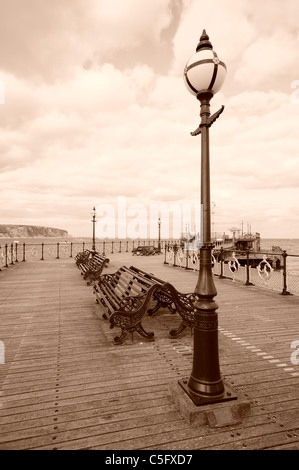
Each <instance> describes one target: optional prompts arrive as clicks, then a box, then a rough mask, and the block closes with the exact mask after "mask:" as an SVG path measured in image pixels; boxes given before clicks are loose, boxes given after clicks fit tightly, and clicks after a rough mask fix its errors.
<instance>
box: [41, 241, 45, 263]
mask: <svg viewBox="0 0 299 470" xmlns="http://www.w3.org/2000/svg"><path fill="white" fill-rule="evenodd" d="M40 260H41V261H44V244H43V243H42V257H41V259H40Z"/></svg>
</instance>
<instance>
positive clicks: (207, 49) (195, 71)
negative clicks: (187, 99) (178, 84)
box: [184, 30, 226, 96]
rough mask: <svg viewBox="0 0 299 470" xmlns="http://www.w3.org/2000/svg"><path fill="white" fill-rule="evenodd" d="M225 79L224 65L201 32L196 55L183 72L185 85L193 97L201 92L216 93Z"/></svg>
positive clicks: (207, 38)
mask: <svg viewBox="0 0 299 470" xmlns="http://www.w3.org/2000/svg"><path fill="white" fill-rule="evenodd" d="M225 77H226V65H225V63H224V62H222V61H221V60H220V59H219V58H218V56H217V54H216V52H215V51H214V50H213V46H212V44H211V43H210V41H209V36H208V35H207V33H206V31H205V30H203V33H202V36H201V38H200V42H199V44H198V45H197V48H196V53H195V54H194V55H193V56H192V57H191V58H190V59H189V61H188V62H187V64H186V66H185V70H184V80H185V84H186V86H187V88H188V90H189V91H190V93H192V94H193V95H195V96H196V95H197V94H198V93H200V92H203V91H210V92H212V93H213V94H215V93H217V91H219V90H220V88H221V87H222V85H223V82H224V80H225Z"/></svg>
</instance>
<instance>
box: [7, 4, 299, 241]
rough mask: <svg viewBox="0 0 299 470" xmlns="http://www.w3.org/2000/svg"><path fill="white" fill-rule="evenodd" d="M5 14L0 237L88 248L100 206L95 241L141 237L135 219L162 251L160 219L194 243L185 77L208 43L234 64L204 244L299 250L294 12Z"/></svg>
mask: <svg viewBox="0 0 299 470" xmlns="http://www.w3.org/2000/svg"><path fill="white" fill-rule="evenodd" d="M0 8H1V16H0V58H1V59H0V103H1V104H0V195H1V210H0V224H29V225H44V226H49V227H55V228H61V229H65V230H67V231H68V232H69V234H70V235H72V236H92V222H91V219H92V217H91V211H92V208H93V207H96V209H97V214H98V215H97V223H96V227H97V232H96V233H97V236H99V237H101V236H102V235H103V236H104V234H105V230H106V231H107V230H108V228H109V230H112V228H113V227H114V236H115V237H118V236H120V237H126V236H131V237H132V238H133V237H134V233H135V235H136V237H137V236H138V235H139V234H140V230H141V229H140V226H141V225H142V224H141V223H140V220H141V218H142V217H143V218H146V220H147V222H146V224H147V225H146V228H145V227H144V226H143V229H145V230H146V231H147V233H148V234H149V235H151V236H153V237H154V236H155V235H156V236H157V231H158V217H160V218H161V229H162V236H163V235H164V236H165V237H167V230H168V229H169V225H170V221H167V220H166V215H165V214H166V213H167V210H169V212H170V213H172V212H171V211H172V210H174V213H175V214H176V215H175V216H174V217H173V218H175V217H176V216H178V217H179V218H180V221H181V230H182V231H184V230H185V229H186V230H187V228H188V230H189V229H190V230H191V231H192V230H193V229H194V230H196V229H197V227H196V224H195V222H194V220H193V219H192V217H191V219H192V220H191V219H190V220H189V219H188V215H185V214H186V213H187V214H189V212H188V210H189V209H190V208H191V209H190V211H191V212H192V211H193V208H194V207H195V206H196V205H198V204H199V202H200V200H199V198H200V157H201V155H200V148H201V143H200V140H201V137H200V136H196V137H194V136H191V135H190V132H192V131H194V130H195V129H196V128H197V126H198V125H199V122H200V117H199V112H200V103H199V101H198V100H197V99H196V97H194V96H193V95H192V94H191V93H189V92H188V90H187V88H186V86H185V84H184V80H183V72H184V67H185V64H186V63H187V62H188V60H189V58H190V57H191V56H192V55H193V54H194V53H195V49H196V46H197V44H198V42H199V38H200V36H201V34H202V31H203V29H206V31H207V34H208V35H209V38H210V41H211V43H212V45H213V48H214V50H215V51H216V52H217V55H218V57H219V58H220V60H222V61H223V62H224V63H225V64H226V66H227V76H226V80H225V82H224V84H223V87H222V88H221V90H220V91H219V92H218V93H217V94H215V96H214V97H213V99H212V101H211V112H212V113H213V112H215V111H216V110H218V109H219V108H220V106H221V105H224V106H225V109H224V112H223V113H222V114H221V116H220V117H219V119H217V121H216V122H215V123H214V124H213V126H212V127H211V128H210V164H211V176H210V183H211V203H212V204H211V207H212V208H211V210H212V230H213V231H216V232H227V233H229V232H228V230H229V229H230V228H231V227H239V228H241V226H242V224H243V227H244V231H246V229H247V228H248V230H251V231H252V232H256V231H257V232H259V233H260V234H261V237H262V238H299V208H298V207H299V206H298V201H299V158H298V157H299V155H298V150H299V132H298V127H299V117H298V116H299V68H298V55H299V27H298V17H299V3H298V1H297V0H285V1H284V2H281V0H263V1H262V2H261V1H258V0H238V2H236V1H235V0H209V1H208V2H207V1H202V0H51V1H50V0H10V1H9V2H7V1H5V0H0ZM186 208H187V209H186ZM188 208H189V209H188ZM163 211H164V212H163ZM175 211H176V212H175ZM192 213H193V212H192ZM137 222H138V223H137ZM113 224H114V225H113ZM112 225H113V227H112ZM137 226H138V227H137ZM134 227H135V228H134ZM112 231H113V230H112Z"/></svg>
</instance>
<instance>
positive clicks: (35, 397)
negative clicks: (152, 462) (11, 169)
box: [0, 252, 299, 451]
mask: <svg viewBox="0 0 299 470" xmlns="http://www.w3.org/2000/svg"><path fill="white" fill-rule="evenodd" d="M109 258H110V264H109V267H108V268H106V269H105V273H112V272H115V271H116V270H117V269H118V268H119V267H120V266H122V265H127V266H130V265H136V266H138V267H140V268H142V269H146V270H147V271H150V272H151V273H154V274H155V275H156V276H158V277H161V278H163V279H166V280H167V281H169V282H171V283H172V284H173V285H174V286H175V287H176V288H177V289H178V290H179V291H181V292H184V293H188V292H192V291H193V290H194V287H195V284H196V279H197V275H198V273H196V272H195V271H192V270H189V271H188V270H184V269H181V268H179V267H173V266H172V265H170V264H164V263H163V255H155V256H151V257H132V255H131V253H128V252H122V253H115V254H110V255H109ZM215 285H216V288H217V292H218V295H217V303H218V304H219V309H218V314H219V355H220V366H221V374H222V376H223V378H225V380H226V381H227V382H228V383H229V384H230V385H231V386H232V387H233V388H234V389H235V390H236V392H237V393H242V395H244V397H245V398H246V400H248V402H249V403H250V413H249V414H248V416H245V417H243V418H242V419H241V420H240V421H238V422H236V423H234V424H229V425H226V423H224V424H223V425H219V426H211V425H202V426H192V425H190V424H189V423H188V422H186V420H185V419H184V417H183V416H182V415H181V413H180V411H179V410H178V409H177V407H176V405H175V403H174V401H173V399H172V396H171V394H170V391H169V385H170V384H171V383H173V382H174V381H177V380H179V379H181V378H183V377H186V376H189V374H190V370H191V366H192V340H193V339H192V334H191V331H190V329H187V330H185V331H184V332H183V333H182V334H181V335H180V336H179V337H177V338H176V339H173V338H172V339H171V338H169V335H168V332H169V330H170V328H171V327H173V326H175V323H176V322H179V319H178V318H176V315H173V314H171V313H169V311H166V310H165V311H158V312H157V313H156V314H155V315H154V316H152V317H150V316H149V317H147V318H146V322H145V326H146V327H147V328H148V330H150V331H154V332H155V341H146V340H145V339H144V338H142V337H140V336H139V335H138V334H137V333H135V334H134V337H133V341H131V339H129V340H126V342H125V343H124V344H123V345H114V343H113V338H114V336H115V334H116V331H115V330H114V329H113V330H111V329H110V328H109V324H108V323H107V322H106V321H104V320H103V319H102V310H101V307H100V306H99V305H98V304H96V302H95V296H94V295H93V293H92V287H91V286H88V285H87V284H86V282H85V281H84V280H83V279H82V276H81V275H80V272H79V270H78V268H77V267H76V264H75V262H74V259H73V258H59V259H46V260H43V261H42V262H41V261H33V262H30V263H26V262H24V263H22V262H18V263H15V264H14V265H12V266H10V267H9V269H7V270H3V271H1V272H0V302H1V314H0V317H1V323H0V341H1V344H2V345H4V348H3V349H4V351H3V361H2V362H3V363H1V361H0V450H11V449H13V450H23V449H26V450H27V449H32V450H33V449H35V450H36V449H39V450H52V449H53V450H54V449H55V450H70V449H73V450H80V449H92V450H141V449H145V450H177V451H178V450H196V449H199V450H200V449H207V450H221V449H224V450H229V449H232V450H242V449H246V450H254V449H294V450H298V449H299V410H298V399H299V354H298V356H297V355H296V348H298V346H299V315H298V314H299V297H298V296H295V295H292V296H291V295H290V296H284V295H280V294H279V293H277V292H273V291H269V290H265V289H260V288H258V287H256V286H246V285H244V283H240V282H232V281H231V280H229V279H219V278H218V277H215ZM296 341H297V343H298V345H297V344H296ZM297 357H298V360H297ZM297 362H298V365H297ZM214 406H216V407H217V406H218V405H214Z"/></svg>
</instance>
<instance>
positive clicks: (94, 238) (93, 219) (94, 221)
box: [91, 207, 97, 252]
mask: <svg viewBox="0 0 299 470" xmlns="http://www.w3.org/2000/svg"><path fill="white" fill-rule="evenodd" d="M91 215H92V248H91V250H92V251H94V252H95V251H96V215H97V213H96V208H95V207H94V208H93V209H92V212H91Z"/></svg>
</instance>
